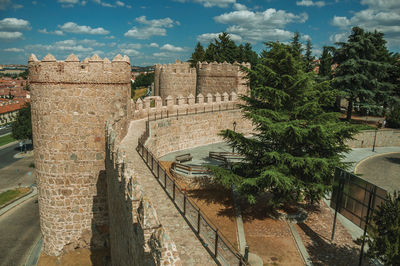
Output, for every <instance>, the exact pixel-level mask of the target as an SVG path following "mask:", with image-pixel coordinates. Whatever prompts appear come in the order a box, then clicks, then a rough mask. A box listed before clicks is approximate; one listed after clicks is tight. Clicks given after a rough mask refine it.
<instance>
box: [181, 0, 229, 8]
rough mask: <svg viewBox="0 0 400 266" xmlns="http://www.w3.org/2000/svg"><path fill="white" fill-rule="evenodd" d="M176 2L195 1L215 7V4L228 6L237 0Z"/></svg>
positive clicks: (182, 1) (192, 0)
mask: <svg viewBox="0 0 400 266" xmlns="http://www.w3.org/2000/svg"><path fill="white" fill-rule="evenodd" d="M175 1H176V2H181V3H185V2H195V3H200V4H202V5H203V6H204V7H213V6H218V7H228V6H229V5H230V4H234V3H236V0H175Z"/></svg>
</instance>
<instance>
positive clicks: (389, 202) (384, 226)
mask: <svg viewBox="0 0 400 266" xmlns="http://www.w3.org/2000/svg"><path fill="white" fill-rule="evenodd" d="M367 242H368V247H369V249H368V252H367V255H368V256H369V257H370V258H375V259H379V260H380V261H382V262H383V263H384V265H400V199H399V197H398V196H397V194H396V193H395V194H394V197H393V198H392V197H391V196H390V195H388V196H387V198H386V201H385V202H383V203H382V205H381V206H380V207H379V209H378V211H376V212H375V213H374V214H373V216H372V219H371V224H370V226H369V230H368V235H367Z"/></svg>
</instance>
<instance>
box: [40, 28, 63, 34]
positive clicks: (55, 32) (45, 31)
mask: <svg viewBox="0 0 400 266" xmlns="http://www.w3.org/2000/svg"><path fill="white" fill-rule="evenodd" d="M38 32H40V33H43V34H54V35H58V36H62V35H64V32H62V31H61V30H55V31H47V29H46V28H44V29H39V30H38Z"/></svg>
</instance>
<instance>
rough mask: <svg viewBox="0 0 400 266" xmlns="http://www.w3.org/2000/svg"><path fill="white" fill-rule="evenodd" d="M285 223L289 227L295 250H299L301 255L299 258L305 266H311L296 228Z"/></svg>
mask: <svg viewBox="0 0 400 266" xmlns="http://www.w3.org/2000/svg"><path fill="white" fill-rule="evenodd" d="M287 223H288V225H289V228H290V232H291V233H292V235H293V239H294V241H295V242H296V246H297V249H298V250H299V252H300V254H301V257H302V258H303V260H304V263H305V265H307V266H312V265H313V263H312V261H311V258H310V255H309V254H308V252H307V249H306V247H305V246H304V244H303V241H302V240H301V238H300V235H299V233H298V232H297V229H296V227H295V226H294V225H293V223H291V222H287Z"/></svg>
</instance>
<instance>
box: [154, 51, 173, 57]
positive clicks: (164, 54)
mask: <svg viewBox="0 0 400 266" xmlns="http://www.w3.org/2000/svg"><path fill="white" fill-rule="evenodd" d="M153 56H155V57H169V56H170V54H168V53H164V52H162V53H154V54H153Z"/></svg>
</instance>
